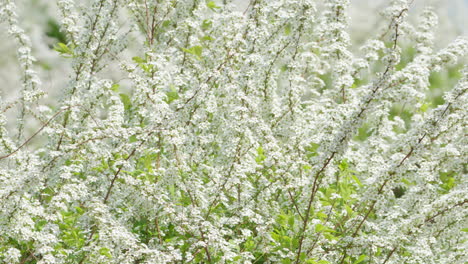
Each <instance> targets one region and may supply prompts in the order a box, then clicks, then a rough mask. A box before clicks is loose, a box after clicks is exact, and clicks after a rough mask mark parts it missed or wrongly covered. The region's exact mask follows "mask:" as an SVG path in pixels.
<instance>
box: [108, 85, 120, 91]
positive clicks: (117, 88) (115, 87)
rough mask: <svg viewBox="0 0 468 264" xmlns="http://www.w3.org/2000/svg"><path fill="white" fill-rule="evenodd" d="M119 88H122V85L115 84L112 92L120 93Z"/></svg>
mask: <svg viewBox="0 0 468 264" xmlns="http://www.w3.org/2000/svg"><path fill="white" fill-rule="evenodd" d="M119 88H120V84H118V83H114V84H113V85H112V86H111V88H110V89H111V91H114V92H118V91H119Z"/></svg>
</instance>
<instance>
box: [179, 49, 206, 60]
mask: <svg viewBox="0 0 468 264" xmlns="http://www.w3.org/2000/svg"><path fill="white" fill-rule="evenodd" d="M182 50H183V51H184V52H186V53H189V54H192V55H194V56H195V58H196V59H197V60H201V59H202V53H203V48H202V47H201V46H193V47H191V48H189V49H186V48H182Z"/></svg>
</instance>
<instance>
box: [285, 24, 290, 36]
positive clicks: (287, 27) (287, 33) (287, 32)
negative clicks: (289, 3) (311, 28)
mask: <svg viewBox="0 0 468 264" xmlns="http://www.w3.org/2000/svg"><path fill="white" fill-rule="evenodd" d="M284 34H285V35H286V36H289V34H291V24H289V23H288V24H286V26H285V27H284Z"/></svg>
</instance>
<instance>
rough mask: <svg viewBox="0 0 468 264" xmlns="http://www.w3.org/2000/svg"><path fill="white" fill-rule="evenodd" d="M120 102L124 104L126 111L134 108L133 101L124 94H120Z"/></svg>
mask: <svg viewBox="0 0 468 264" xmlns="http://www.w3.org/2000/svg"><path fill="white" fill-rule="evenodd" d="M120 100H121V101H122V103H123V104H124V108H125V110H126V111H128V110H130V108H131V107H132V101H131V100H130V97H129V96H128V95H126V94H124V93H121V94H120Z"/></svg>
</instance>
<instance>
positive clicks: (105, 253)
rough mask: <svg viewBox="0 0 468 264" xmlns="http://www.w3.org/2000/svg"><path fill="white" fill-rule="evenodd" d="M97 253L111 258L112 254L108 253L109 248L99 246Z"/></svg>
mask: <svg viewBox="0 0 468 264" xmlns="http://www.w3.org/2000/svg"><path fill="white" fill-rule="evenodd" d="M99 254H101V255H103V256H106V257H108V258H112V255H111V254H110V250H109V249H108V248H105V247H103V248H101V249H99Z"/></svg>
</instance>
